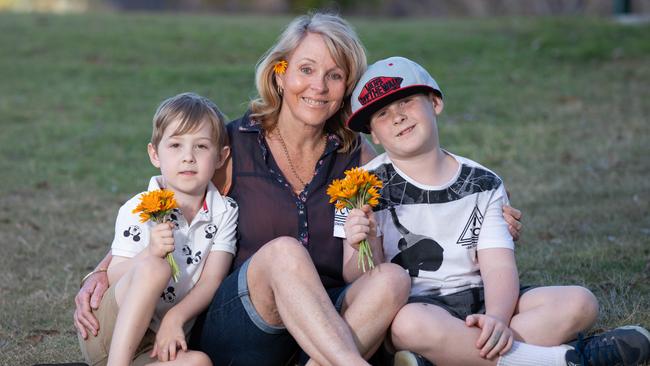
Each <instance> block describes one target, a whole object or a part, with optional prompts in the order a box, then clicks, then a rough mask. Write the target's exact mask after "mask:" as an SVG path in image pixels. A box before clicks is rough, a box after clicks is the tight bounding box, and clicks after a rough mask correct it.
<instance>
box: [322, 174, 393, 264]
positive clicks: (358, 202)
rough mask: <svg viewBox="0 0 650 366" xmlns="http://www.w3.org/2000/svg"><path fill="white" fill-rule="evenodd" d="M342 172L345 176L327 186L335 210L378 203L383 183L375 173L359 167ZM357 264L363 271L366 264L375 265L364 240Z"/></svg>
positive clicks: (368, 245)
mask: <svg viewBox="0 0 650 366" xmlns="http://www.w3.org/2000/svg"><path fill="white" fill-rule="evenodd" d="M344 174H345V178H343V179H334V180H333V181H332V183H331V184H330V185H329V187H327V194H328V195H329V196H330V203H334V206H335V207H336V209H337V210H343V209H344V208H348V209H353V208H361V207H363V205H366V204H367V205H370V206H371V207H375V206H377V205H378V204H379V197H380V194H379V189H381V188H382V187H383V184H382V182H381V180H379V178H378V177H377V176H376V175H374V174H370V173H369V172H368V171H367V170H365V169H363V168H359V167H357V168H352V169H348V170H346V171H345V173H344ZM357 264H358V266H359V268H362V269H363V271H364V272H365V271H366V264H367V265H368V268H370V269H372V268H374V267H375V264H374V262H373V259H372V250H371V249H370V244H369V243H368V241H366V240H363V241H362V242H361V243H360V244H359V257H358V261H357Z"/></svg>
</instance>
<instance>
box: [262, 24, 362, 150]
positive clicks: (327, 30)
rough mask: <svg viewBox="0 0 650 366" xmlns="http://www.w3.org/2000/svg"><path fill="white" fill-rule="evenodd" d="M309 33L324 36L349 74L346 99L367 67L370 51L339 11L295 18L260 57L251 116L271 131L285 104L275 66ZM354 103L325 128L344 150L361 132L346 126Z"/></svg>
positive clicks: (330, 49) (339, 63)
mask: <svg viewBox="0 0 650 366" xmlns="http://www.w3.org/2000/svg"><path fill="white" fill-rule="evenodd" d="M308 33H316V34H319V35H321V36H322V37H323V40H324V41H325V44H326V45H327V48H328V49H329V52H330V54H331V55H332V58H334V61H335V62H336V64H337V65H338V66H339V67H340V68H342V69H343V71H345V74H346V75H347V80H346V88H345V96H344V98H343V100H344V101H346V100H348V99H349V96H350V94H352V90H353V89H354V86H355V85H356V83H357V82H358V81H359V79H360V78H361V75H362V74H363V72H364V71H365V70H366V67H367V61H366V52H365V49H364V48H363V46H362V45H361V42H360V41H359V38H358V37H357V34H356V33H355V31H354V30H353V29H352V26H350V24H348V23H347V22H346V21H345V20H343V19H342V18H341V17H339V16H338V15H334V14H326V13H314V14H308V15H302V16H299V17H297V18H295V19H294V20H293V21H292V22H291V23H290V24H289V25H288V26H287V28H286V29H285V30H284V32H282V34H281V35H280V37H279V38H278V41H277V42H276V43H275V45H274V46H273V47H271V48H270V49H269V50H268V51H267V52H266V53H265V54H264V56H262V58H261V59H260V60H259V61H258V63H257V67H256V71H255V84H256V86H257V93H258V95H259V97H258V98H257V99H255V100H253V101H251V103H250V109H251V111H252V113H251V118H255V119H257V120H258V121H260V123H261V124H262V127H263V128H264V129H265V130H267V131H269V130H271V129H273V128H274V127H275V125H276V123H277V119H278V115H279V113H280V106H281V105H282V97H281V96H280V95H279V94H278V85H277V83H276V81H275V74H274V71H273V67H274V66H275V64H276V63H277V62H278V61H280V60H286V59H288V56H289V54H291V52H293V51H294V50H295V49H296V48H297V47H298V45H299V44H300V42H301V41H302V40H303V38H305V36H306V35H307V34H308ZM349 105H350V103H345V108H342V109H340V110H339V111H338V112H336V113H335V114H334V115H333V116H332V117H330V119H329V120H328V121H327V123H326V124H325V132H328V133H333V134H335V135H337V136H338V137H339V138H340V139H341V140H342V141H343V144H342V147H341V151H342V152H348V151H350V150H352V149H354V148H355V147H356V146H355V142H356V141H357V133H356V132H354V131H352V130H350V129H348V128H347V127H346V126H345V120H346V119H347V117H348V116H349V115H350V107H349Z"/></svg>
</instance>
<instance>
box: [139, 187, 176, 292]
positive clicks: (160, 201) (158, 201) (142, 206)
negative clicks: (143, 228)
mask: <svg viewBox="0 0 650 366" xmlns="http://www.w3.org/2000/svg"><path fill="white" fill-rule="evenodd" d="M177 207H178V205H177V204H176V200H175V199H174V192H172V191H170V190H167V189H158V190H156V191H150V192H146V193H143V194H142V195H141V196H140V203H139V204H138V206H137V207H136V208H135V209H133V213H139V214H140V222H147V221H148V220H152V221H153V222H155V223H157V224H161V223H163V222H165V221H166V218H167V216H169V214H170V213H171V212H172V210H173V209H175V208H177ZM165 259H167V262H168V263H169V265H170V266H171V267H172V277H173V278H174V282H178V276H179V275H180V269H179V268H178V264H177V263H176V261H175V260H174V257H173V256H172V253H167V255H166V256H165Z"/></svg>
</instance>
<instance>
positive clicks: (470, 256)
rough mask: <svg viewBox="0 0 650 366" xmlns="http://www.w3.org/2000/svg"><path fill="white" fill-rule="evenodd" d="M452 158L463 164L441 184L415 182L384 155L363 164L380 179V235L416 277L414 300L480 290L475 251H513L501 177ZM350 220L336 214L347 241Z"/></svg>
mask: <svg viewBox="0 0 650 366" xmlns="http://www.w3.org/2000/svg"><path fill="white" fill-rule="evenodd" d="M446 153H447V152H446ZM447 154H449V155H450V156H452V157H453V158H454V159H456V161H457V162H458V165H459V167H458V170H457V171H456V174H455V175H454V177H453V178H452V179H451V180H450V181H449V182H448V183H447V184H444V185H441V186H428V185H424V184H421V183H418V182H416V181H414V180H413V179H411V178H410V177H409V176H407V175H406V174H404V172H402V171H400V170H399V169H398V168H397V167H396V166H394V164H393V162H392V161H391V160H390V158H389V157H388V155H387V154H386V153H383V154H381V155H379V156H377V157H376V158H375V159H373V160H372V161H370V162H369V163H367V164H366V165H365V166H364V169H366V170H368V171H370V172H372V173H374V174H376V175H377V176H378V177H379V179H381V180H382V181H383V184H384V187H383V188H382V189H381V192H380V193H381V198H380V200H379V202H380V203H379V205H378V206H377V207H375V208H374V209H373V210H374V211H375V219H376V221H377V231H378V235H381V236H383V248H384V254H385V258H386V261H390V262H393V263H396V264H399V265H401V266H402V267H404V268H405V269H406V270H407V271H408V272H409V274H410V275H411V278H412V284H411V295H412V296H414V295H425V294H434V295H448V294H452V293H456V292H459V291H463V290H465V289H468V288H472V287H479V286H482V285H483V282H482V280H481V275H480V271H479V264H478V260H477V250H481V249H486V248H508V249H513V250H514V242H513V240H512V236H511V235H510V232H509V231H508V224H507V223H506V221H505V219H504V218H503V213H502V207H503V205H504V204H506V203H507V202H508V198H507V194H506V190H505V188H504V186H503V182H502V180H501V178H499V177H498V176H497V175H496V174H494V173H493V172H492V171H490V170H488V169H486V168H485V167H483V166H481V165H480V164H478V163H476V162H474V161H472V160H470V159H466V158H463V157H460V156H457V155H453V154H451V153H447ZM346 216H347V212H341V211H338V212H336V214H335V220H334V221H335V223H334V235H335V236H337V237H345V233H344V231H343V224H344V223H345V218H346Z"/></svg>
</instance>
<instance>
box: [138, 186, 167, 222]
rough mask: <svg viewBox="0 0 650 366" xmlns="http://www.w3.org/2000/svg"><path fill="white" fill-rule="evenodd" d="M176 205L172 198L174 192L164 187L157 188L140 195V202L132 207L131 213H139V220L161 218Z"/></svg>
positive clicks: (156, 219) (158, 220) (157, 219)
mask: <svg viewBox="0 0 650 366" xmlns="http://www.w3.org/2000/svg"><path fill="white" fill-rule="evenodd" d="M176 207H178V205H177V204H176V200H175V199H174V192H172V191H170V190H166V189H158V190H156V191H150V192H146V193H143V194H142V195H140V203H139V204H138V206H136V208H135V209H133V213H139V214H140V222H147V221H149V220H153V221H155V222H162V221H161V220H162V219H163V218H164V217H165V216H166V215H169V214H170V212H171V211H172V210H173V209H175V208H176Z"/></svg>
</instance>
